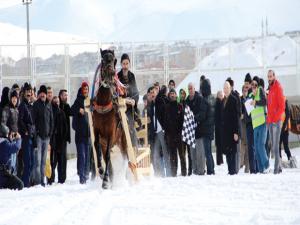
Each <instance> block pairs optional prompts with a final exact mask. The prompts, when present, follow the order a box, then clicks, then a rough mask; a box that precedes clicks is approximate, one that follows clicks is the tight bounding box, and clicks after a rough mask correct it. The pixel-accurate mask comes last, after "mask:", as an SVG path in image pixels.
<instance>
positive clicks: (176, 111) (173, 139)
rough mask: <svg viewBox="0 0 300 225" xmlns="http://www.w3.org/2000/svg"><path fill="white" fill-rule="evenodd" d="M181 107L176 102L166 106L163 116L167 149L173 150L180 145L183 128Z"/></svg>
mask: <svg viewBox="0 0 300 225" xmlns="http://www.w3.org/2000/svg"><path fill="white" fill-rule="evenodd" d="M183 117H184V111H183V106H182V105H181V104H180V103H178V102H177V101H170V102H168V103H167V104H166V108H165V114H164V124H165V139H166V143H167V145H168V147H170V148H174V147H176V146H179V145H180V143H181V131H182V127H183Z"/></svg>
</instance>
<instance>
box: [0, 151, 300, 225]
mask: <svg viewBox="0 0 300 225" xmlns="http://www.w3.org/2000/svg"><path fill="white" fill-rule="evenodd" d="M292 154H293V155H296V157H297V159H298V162H300V149H299V148H298V149H293V150H292ZM284 156H285V155H284ZM284 156H283V157H284ZM273 164H274V161H272V162H271V165H273ZM100 186H101V184H100V181H99V180H96V181H95V182H88V183H87V185H80V184H78V177H77V174H76V160H71V161H69V162H68V178H67V183H66V184H64V185H59V184H55V185H52V186H46V188H43V187H40V186H39V187H33V188H30V189H25V190H23V191H21V192H17V191H8V190H0V199H1V204H0V212H1V216H0V224H1V225H4V224H5V225H14V224H18V225H23V224H24V225H30V224H32V225H35V224H45V225H51V224H53V225H59V224H73V225H76V224H78V225H82V224H88V225H92V224H97V225H100V224H103V225H110V224H111V225H127V224H129V225H145V224H149V225H158V224H159V225H160V224H161V225H167V224H170V225H177V224H178V225H185V224H195V225H199V224H206V225H208V224H232V225H235V224H237V225H241V224H243V225H245V224H264V225H266V224H270V225H274V224H278V225H285V224H295V225H299V224H300V214H299V211H300V201H299V200H300V189H299V186H300V169H285V170H284V171H283V173H282V174H280V175H273V174H258V175H250V174H244V173H243V172H240V174H239V175H236V176H229V175H227V168H226V165H222V166H217V167H216V175H215V176H194V175H193V176H190V177H177V178H165V179H162V178H154V177H150V178H148V179H144V180H141V181H140V183H139V184H136V185H134V186H129V185H126V184H125V185H124V184H123V185H121V184H119V185H117V187H115V188H114V189H113V190H107V191H103V190H101V188H100Z"/></svg>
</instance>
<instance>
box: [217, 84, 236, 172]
mask: <svg viewBox="0 0 300 225" xmlns="http://www.w3.org/2000/svg"><path fill="white" fill-rule="evenodd" d="M224 95H225V97H224V99H223V109H222V119H221V125H222V136H223V138H222V140H223V144H222V145H223V153H224V154H225V155H226V161H227V165H228V172H229V174H230V175H234V174H237V173H238V171H237V169H236V168H237V166H236V163H237V144H238V142H239V133H240V131H239V128H240V126H239V112H238V110H239V109H238V101H237V99H236V97H235V96H234V95H233V93H232V89H231V86H230V83H229V82H228V81H226V82H225V84H224Z"/></svg>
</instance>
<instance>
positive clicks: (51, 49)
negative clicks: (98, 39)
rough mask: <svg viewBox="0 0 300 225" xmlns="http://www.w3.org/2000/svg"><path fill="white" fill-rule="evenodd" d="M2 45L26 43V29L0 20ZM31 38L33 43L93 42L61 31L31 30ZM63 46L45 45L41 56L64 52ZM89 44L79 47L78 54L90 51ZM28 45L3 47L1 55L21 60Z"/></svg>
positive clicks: (0, 43) (0, 41)
mask: <svg viewBox="0 0 300 225" xmlns="http://www.w3.org/2000/svg"><path fill="white" fill-rule="evenodd" d="M0 31H1V35H0V45H26V43H27V36H26V29H24V28H21V27H18V26H14V25H12V24H8V23H1V22H0ZM30 40H31V43H32V44H50V45H51V44H57V43H59V44H62V43H69V44H71V43H85V42H91V40H89V39H87V38H84V37H80V36H76V35H71V34H66V33H59V32H51V31H44V30H31V31H30ZM63 50H64V49H63V48H62V46H45V47H43V49H42V50H41V51H39V52H38V54H39V56H40V57H42V58H47V57H50V56H51V55H52V54H54V53H56V54H62V53H63ZM88 50H89V49H88V46H83V47H82V49H78V50H77V52H76V54H78V53H79V52H84V51H88ZM26 54H27V53H26V46H24V48H21V47H15V48H13V49H12V47H10V48H8V47H3V48H2V50H1V55H2V56H4V57H11V58H13V59H14V60H19V59H20V58H23V57H26Z"/></svg>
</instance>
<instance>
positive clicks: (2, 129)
mask: <svg viewBox="0 0 300 225" xmlns="http://www.w3.org/2000/svg"><path fill="white" fill-rule="evenodd" d="M8 134H9V128H8V127H7V126H5V125H4V124H1V125H0V137H7V135H8Z"/></svg>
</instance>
